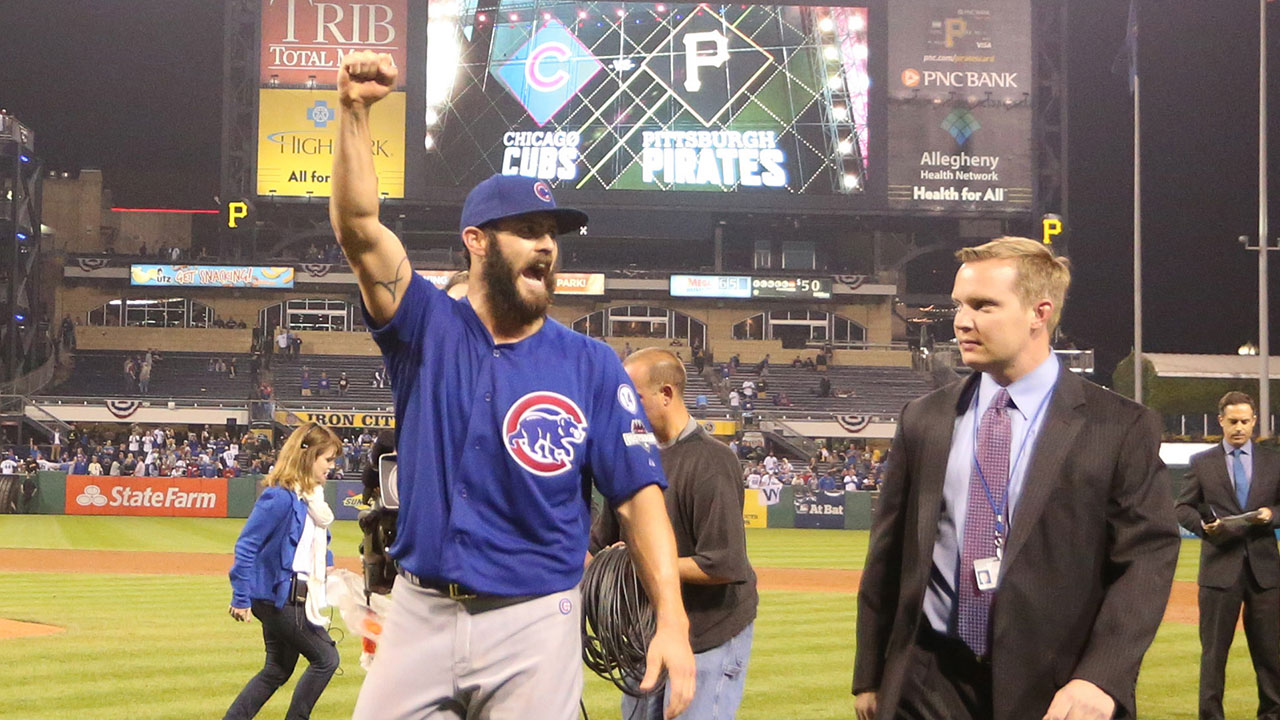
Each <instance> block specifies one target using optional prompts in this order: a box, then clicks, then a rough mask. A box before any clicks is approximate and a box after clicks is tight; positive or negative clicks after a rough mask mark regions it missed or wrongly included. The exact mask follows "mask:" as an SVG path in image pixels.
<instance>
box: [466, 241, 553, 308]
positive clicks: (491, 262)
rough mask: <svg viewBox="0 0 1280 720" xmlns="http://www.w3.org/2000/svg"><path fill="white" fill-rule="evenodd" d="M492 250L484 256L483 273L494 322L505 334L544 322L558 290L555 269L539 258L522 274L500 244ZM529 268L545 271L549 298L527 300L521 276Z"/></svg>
mask: <svg viewBox="0 0 1280 720" xmlns="http://www.w3.org/2000/svg"><path fill="white" fill-rule="evenodd" d="M495 239H496V238H495ZM489 247H490V248H491V249H492V250H493V252H489V253H487V254H486V255H485V256H484V264H483V265H482V266H481V272H483V273H484V281H485V301H486V302H487V303H488V305H489V310H490V312H492V313H493V319H494V322H495V323H496V324H497V325H498V326H499V327H501V328H503V329H504V331H514V330H519V329H520V328H523V327H525V326H526V325H529V324H530V323H533V322H535V321H537V320H539V319H541V318H542V317H543V316H544V315H546V314H547V307H549V306H550V305H551V295H552V293H553V292H554V291H555V287H556V276H555V269H554V268H553V267H551V265H550V263H549V262H547V261H545V260H544V259H543V258H536V259H534V260H532V261H530V262H529V263H528V264H526V265H525V266H524V267H523V268H521V270H520V272H519V273H518V272H516V269H515V268H514V267H513V266H512V265H511V262H510V261H509V260H507V256H506V255H504V254H503V253H502V250H501V249H500V248H499V247H498V245H497V243H496V242H490V245H489ZM529 268H537V269H540V270H542V271H543V272H544V274H543V276H542V285H543V287H545V288H546V291H547V292H546V295H545V296H543V297H541V298H538V299H535V300H528V299H526V298H525V297H524V296H523V295H521V294H520V288H519V287H518V286H517V283H518V282H519V280H518V278H519V277H520V275H521V273H523V272H524V271H525V270H528V269H529Z"/></svg>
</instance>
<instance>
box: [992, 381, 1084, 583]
mask: <svg viewBox="0 0 1280 720" xmlns="http://www.w3.org/2000/svg"><path fill="white" fill-rule="evenodd" d="M1083 383H1084V381H1083V380H1081V379H1080V378H1078V377H1076V376H1075V375H1074V374H1073V373H1072V372H1071V371H1070V370H1068V369H1066V367H1065V366H1064V367H1062V368H1061V370H1060V371H1059V373H1058V383H1057V386H1056V387H1055V388H1054V390H1053V399H1052V400H1050V402H1049V409H1048V411H1047V412H1046V415H1045V418H1044V422H1043V423H1042V424H1041V426H1040V432H1039V433H1038V434H1037V435H1036V440H1035V446H1034V447H1033V448H1032V455H1031V464H1030V466H1029V467H1028V468H1027V477H1026V481H1025V482H1023V484H1022V495H1021V496H1020V497H1019V498H1018V503H1017V507H1015V508H1014V514H1013V516H1012V517H1011V518H1010V534H1009V545H1008V547H1007V548H1006V549H1005V553H1004V568H1005V569H1004V570H1002V572H1007V571H1008V570H1007V568H1008V567H1009V565H1011V564H1012V563H1013V561H1014V559H1015V558H1016V557H1017V555H1018V551H1019V550H1020V549H1021V548H1022V545H1023V544H1024V543H1026V541H1027V537H1028V536H1030V534H1031V530H1032V528H1034V527H1035V525H1036V523H1037V522H1039V520H1040V515H1041V514H1042V513H1043V512H1044V507H1045V503H1046V502H1047V501H1048V499H1049V496H1050V495H1051V494H1052V493H1053V489H1054V487H1056V486H1057V484H1058V483H1059V482H1061V480H1062V464H1063V462H1064V461H1065V460H1066V458H1067V453H1068V452H1069V451H1070V450H1071V448H1072V446H1073V445H1074V444H1075V440H1076V435H1078V434H1079V433H1080V429H1081V428H1082V427H1084V420H1085V418H1084V405H1085V401H1084V389H1083V387H1082V385H1083Z"/></svg>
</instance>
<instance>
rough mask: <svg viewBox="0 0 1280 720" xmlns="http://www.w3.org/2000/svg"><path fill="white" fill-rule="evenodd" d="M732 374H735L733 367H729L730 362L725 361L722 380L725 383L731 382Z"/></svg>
mask: <svg viewBox="0 0 1280 720" xmlns="http://www.w3.org/2000/svg"><path fill="white" fill-rule="evenodd" d="M732 375H733V369H732V368H730V367H729V363H725V364H724V365H723V366H721V368H720V380H721V381H722V382H724V384H725V385H728V384H729V378H730V376H732Z"/></svg>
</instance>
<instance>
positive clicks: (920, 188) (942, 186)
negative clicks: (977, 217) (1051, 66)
mask: <svg viewBox="0 0 1280 720" xmlns="http://www.w3.org/2000/svg"><path fill="white" fill-rule="evenodd" d="M889 28H890V30H889V77H888V79H889V82H888V85H889V92H888V95H889V98H888V99H889V107H888V110H889V131H888V142H889V194H888V200H889V205H890V206H891V207H896V208H911V209H921V210H938V211H954V210H961V211H971V212H979V213H1007V212H1027V211H1029V210H1030V208H1031V202H1032V194H1031V188H1032V180H1033V162H1032V149H1031V147H1032V144H1031V92H1032V90H1033V83H1032V74H1031V6H1030V4H1029V3H1027V2H1025V1H1024V0H968V1H964V0H961V1H957V0H919V1H917V2H895V3H891V4H890V7H889Z"/></svg>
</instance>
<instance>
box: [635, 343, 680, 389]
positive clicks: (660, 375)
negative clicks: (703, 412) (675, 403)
mask: <svg viewBox="0 0 1280 720" xmlns="http://www.w3.org/2000/svg"><path fill="white" fill-rule="evenodd" d="M622 365H623V367H631V366H634V365H639V366H640V367H643V368H644V369H645V380H646V381H647V382H648V383H649V385H650V387H662V386H663V385H670V386H671V387H673V388H675V389H676V393H678V394H679V395H681V396H683V395H684V386H685V383H686V382H687V377H688V376H687V373H686V371H685V369H684V363H683V362H681V361H680V357H679V356H677V355H676V354H675V353H673V352H671V351H670V350H663V349H662V348H656V347H647V348H642V349H640V350H637V351H635V352H633V353H631V354H630V355H628V356H627V359H626V361H625V362H623V363H622Z"/></svg>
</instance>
